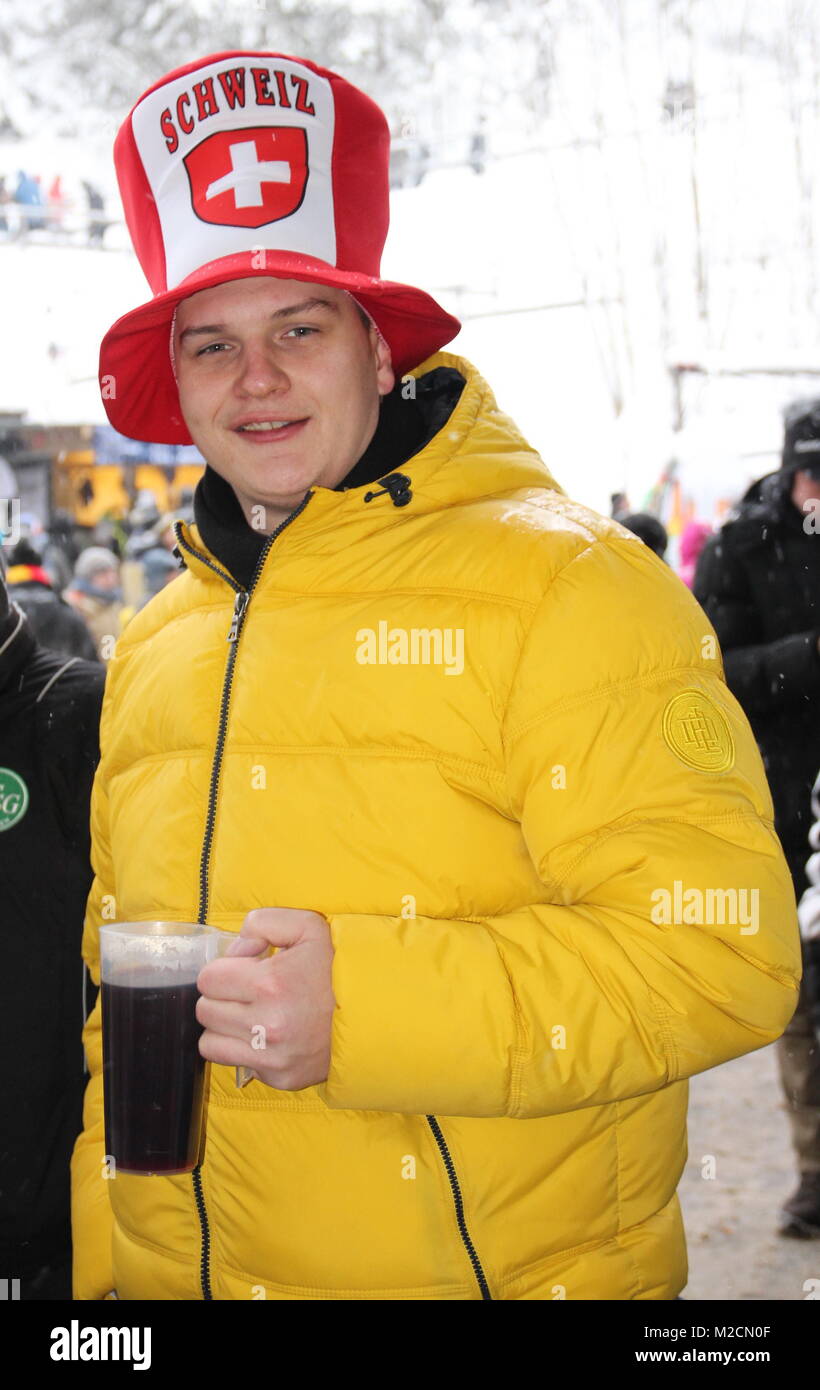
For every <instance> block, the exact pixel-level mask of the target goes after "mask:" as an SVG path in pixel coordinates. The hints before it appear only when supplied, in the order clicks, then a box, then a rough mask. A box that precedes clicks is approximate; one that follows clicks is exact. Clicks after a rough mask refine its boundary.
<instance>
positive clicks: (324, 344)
mask: <svg viewBox="0 0 820 1390" xmlns="http://www.w3.org/2000/svg"><path fill="white" fill-rule="evenodd" d="M174 344H175V359H176V370H177V378H178V381H179V398H180V403H181V405H182V412H183V415H184V417H185V421H186V424H187V425H188V429H189V430H190V432H191V436H192V437H193V438H194V439H196V442H197V445H198V447H199V449H200V451H201V453H202V454H203V456H204V457H205V458H206V459H207V460H208V463H209V464H210V466H211V468H212V469H214V471H215V472H217V473H218V474H219V475H220V477H222V478H224V480H225V481H226V482H227V483H229V484H230V485H231V487H232V488H233V491H234V492H235V494H236V496H237V499H238V501H239V503H240V506H241V507H242V511H243V513H244V515H245V520H246V521H247V523H248V525H249V526H255V529H257V530H263V531H267V530H272V529H273V525H276V524H278V523H279V522H280V521H284V519H285V518H286V517H287V516H288V515H289V514H290V513H291V512H292V511H293V509H294V508H295V507H297V506H298V505H299V503H300V502H301V500H302V498H303V497H304V495H305V492H306V491H307V489H308V488H309V487H312V486H313V485H314V484H320V485H321V486H323V487H329V488H333V487H335V486H336V484H337V483H339V482H340V481H341V480H342V478H344V477H345V476H346V475H347V474H348V473H349V472H350V471H351V469H352V468H353V465H354V464H355V463H356V462H357V461H358V460H359V459H360V458H361V456H362V454H363V453H364V451H365V449H366V448H367V446H368V444H369V443H370V440H371V439H372V437H373V434H374V432H375V429H376V425H377V423H378V419H379V401H380V396H381V395H384V394H386V393H387V392H388V391H390V390H391V389H392V387H393V385H394V376H393V370H392V367H391V362H390V351H389V348H388V347H387V344H386V343H385V342H384V340H383V339H382V338H381V337H380V335H379V334H378V332H377V330H376V328H375V326H374V325H373V324H371V323H370V321H369V320H368V318H367V315H366V314H365V313H364V311H363V310H362V309H360V308H359V306H358V305H357V304H356V302H355V301H354V300H353V299H352V298H351V297H350V295H349V294H346V293H345V292H344V291H343V290H335V289H330V288H328V289H325V290H324V292H323V293H322V294H321V295H318V294H316V287H315V285H310V284H307V283H302V282H299V281H292V280H273V279H258V278H253V279H248V280H234V281H231V282H230V283H228V284H227V285H220V286H219V287H218V288H215V289H212V290H203V291H201V292H200V293H199V294H194V295H191V297H190V298H189V299H184V300H183V301H182V303H181V304H180V306H179V309H178V310H177V313H176V321H175V334H174ZM254 507H256V508H257V511H256V512H254V511H253V508H254Z"/></svg>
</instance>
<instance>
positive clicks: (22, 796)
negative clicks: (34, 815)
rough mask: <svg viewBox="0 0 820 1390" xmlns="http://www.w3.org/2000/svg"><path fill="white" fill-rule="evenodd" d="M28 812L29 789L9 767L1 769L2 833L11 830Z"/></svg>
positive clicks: (0, 828)
mask: <svg viewBox="0 0 820 1390" xmlns="http://www.w3.org/2000/svg"><path fill="white" fill-rule="evenodd" d="M27 810H28V787H27V786H26V784H25V782H24V781H23V779H22V777H18V776H17V773H16V772H12V770H11V768H9V767H0V831H3V830H10V829H11V827H12V826H13V825H16V824H17V822H18V821H19V820H22V819H23V816H24V815H25V814H26V811H27Z"/></svg>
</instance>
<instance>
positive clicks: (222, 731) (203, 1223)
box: [174, 492, 313, 1302]
mask: <svg viewBox="0 0 820 1390" xmlns="http://www.w3.org/2000/svg"><path fill="white" fill-rule="evenodd" d="M312 496H313V493H312V492H307V493H305V496H304V497H303V498H302V501H301V502H300V503H299V506H298V507H297V508H296V510H295V511H293V512H291V514H290V516H288V517H286V518H285V520H284V521H283V522H282V523H281V524H280V525H279V526H277V528H276V530H275V531H273V532H271V534H270V536H268V539H267V541H266V542H265V545H264V546H263V548H262V551H261V553H260V555H259V559H258V560H257V562H256V569H255V570H254V572H253V575H252V578H251V582H250V585H249V587H248V588H247V589H243V587H242V585H241V584H237V582H236V580H235V579H234V578H233V575H230V574H228V573H227V571H226V570H223V569H221V568H220V566H219V565H215V564H214V563H213V561H212V560H209V559H208V557H207V555H203V554H201V552H200V551H198V550H196V549H195V547H194V546H192V545H189V544H188V542H187V541H186V540H185V538H184V536H183V535H182V523H181V522H179V521H177V522H176V523H175V524H174V535H175V536H176V541H177V545H178V546H181V547H182V549H183V550H187V551H188V553H189V554H190V555H195V556H196V558H197V560H199V561H200V562H201V564H203V565H207V566H208V569H210V570H213V572H214V574H218V575H219V576H220V578H221V579H224V580H225V582H226V583H227V584H229V585H230V587H231V588H232V589H233V591H234V594H235V598H234V604H233V617H232V619H231V626H230V628H229V630H228V638H227V640H228V642H229V643H230V651H229V652H228V661H227V665H226V667H225V676H224V678H223V681H222V697H221V700H220V705H219V725H218V727H217V736H216V747H215V749H214V759H213V763H212V765H211V783H210V787H209V790H208V812H207V816H206V819H205V836H204V839H203V841H202V854H201V857H200V861H199V906H198V909H197V922H199V923H201V924H202V925H203V926H204V924H205V923H206V922H207V919H208V897H209V891H210V885H209V883H208V870H209V867H210V858H211V847H212V845H213V836H214V826H215V824H216V803H217V798H218V796H219V778H220V774H221V772H222V755H223V753H224V751H225V738H226V736H227V732H228V715H229V712H230V704H231V691H232V687H233V675H234V668H235V666H236V656H237V652H238V649H239V638H240V636H241V635H242V628H243V626H244V622H245V614H246V612H247V609H248V604H249V603H250V600H251V595H252V594H253V591H254V589H255V588H256V585H257V582H258V580H259V576H260V574H261V573H262V568H263V566H264V564H265V561H266V560H267V558H268V555H269V554H270V551H271V547H272V545H273V542H274V541H275V540H276V537H277V536H278V535H279V534H280V532H282V531H284V529H285V527H286V526H289V525H290V523H291V522H292V521H295V519H296V517H297V516H298V515H299V513H300V512H302V511H304V509H305V507H306V506H307V504H308V502H309V501H310V499H311V497H312ZM191 1181H192V1182H193V1187H194V1201H195V1202H196V1210H197V1216H198V1217H199V1228H200V1231H201V1234H202V1246H201V1255H200V1265H199V1281H200V1285H201V1288H202V1297H203V1299H204V1300H205V1302H212V1301H213V1291H212V1289H211V1228H210V1225H209V1223H208V1211H207V1208H206V1206H205V1194H204V1192H203V1190H202V1165H201V1163H198V1164H197V1166H196V1168H195V1169H194V1171H193V1172H192V1174H191Z"/></svg>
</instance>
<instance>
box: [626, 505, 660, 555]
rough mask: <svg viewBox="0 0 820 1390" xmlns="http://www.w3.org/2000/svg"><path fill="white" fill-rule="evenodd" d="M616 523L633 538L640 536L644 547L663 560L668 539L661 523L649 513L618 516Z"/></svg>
mask: <svg viewBox="0 0 820 1390" xmlns="http://www.w3.org/2000/svg"><path fill="white" fill-rule="evenodd" d="M618 521H619V523H620V524H621V526H624V527H625V528H626V530H627V531H631V532H632V534H633V535H634V536H640V538H641V540H642V541H643V543H644V545H648V546H649V549H650V550H654V552H655V554H656V555H659V556H660V558H661V559H663V557H664V556H665V554H666V547H667V545H668V544H669V537H668V535H667V533H666V527H665V526H664V524H663V522H662V521H658V518H657V517H656V516H653V515H652V513H651V512H629V513H628V515H626V516H619V517H618Z"/></svg>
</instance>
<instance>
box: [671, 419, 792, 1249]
mask: <svg viewBox="0 0 820 1390" xmlns="http://www.w3.org/2000/svg"><path fill="white" fill-rule="evenodd" d="M819 515H820V399H817V400H809V401H805V400H803V401H797V402H795V403H794V405H793V406H791V407H790V408H789V410H788V411H787V412H786V432H785V440H784V447H783V459H782V466H781V468H780V470H779V472H777V473H772V474H769V475H767V476H766V477H764V478H761V479H759V480H758V482H756V483H754V484H753V485H752V487H750V488H749V490H748V491H747V492H746V494H745V496H744V497H743V499H742V500H741V502H740V503H739V505H738V506H737V507H736V508H735V510H734V511H733V512H732V514H731V515H730V516H729V518H728V520H727V521H726V522H725V523H724V525H723V527H722V528H721V530H720V531H719V532H718V533H717V535H716V536H714V537H713V538H712V539H710V540H709V541H708V542H707V544H706V546H705V547H704V550H703V552H702V554H701V557H700V560H699V562H698V567H697V571H696V574H695V582H694V593H695V597H696V598H697V599H698V600H699V601H700V603H701V604H702V605H703V607H704V609H705V610H706V613H707V615H708V617H709V618H710V619H711V622H712V624H713V626H714V628H715V631H716V632H717V635H718V638H719V640H720V644H721V647H722V650H723V659H724V666H725V671H726V680H727V682H728V685H729V687H730V689H731V691H732V693H733V694H734V695H735V696H736V697H737V699H738V700H739V701H740V703H741V705H742V706H743V709H744V710H745V712H746V715H747V716H748V719H749V722H750V724H751V725H752V728H753V730H754V733H755V736H756V738H757V741H758V744H759V747H760V751H761V754H762V756H763V762H764V764H765V767H766V774H767V776H768V779H769V786H770V788H771V793H772V800H773V802H774V807H775V827H776V830H777V833H778V835H779V837H780V841H781V843H782V845H783V849H784V852H785V855H786V859H787V861H788V864H789V869H790V871H791V875H792V880H793V883H794V889H795V895H796V897H797V898H798V899H799V898H800V896H801V894H802V893H803V891H804V890H805V888H806V886H807V880H806V872H805V860H806V842H807V836H808V833H809V828H810V826H811V790H812V782H813V779H814V776H815V774H816V772H817V768H818V766H820V537H818V534H817V531H818V529H820V526H819V525H818V516H819ZM813 980H814V975H813V972H811V971H808V970H807V971H805V972H804V980H803V985H802V988H801V997H800V1003H799V1005H798V1008H797V1011H796V1013H795V1015H794V1017H793V1019H792V1021H791V1023H790V1024H789V1025H788V1027H787V1028H786V1031H785V1033H784V1034H783V1036H782V1037H781V1038H780V1039H779V1040H778V1043H777V1049H778V1061H779V1064H780V1074H781V1079H782V1083H783V1089H784V1092H785V1094H786V1099H787V1102H788V1107H789V1117H790V1120H791V1126H792V1136H793V1142H794V1147H795V1152H796V1157H797V1163H798V1168H799V1171H800V1182H799V1185H798V1188H797V1190H796V1192H795V1193H793V1194H792V1196H791V1197H790V1198H789V1200H788V1201H787V1202H786V1204H785V1207H784V1210H783V1216H782V1225H781V1234H783V1235H790V1236H798V1237H805V1236H807V1235H810V1236H820V1045H818V1041H817V1038H816V1037H815V1034H814V1030H813V1029H812V1027H811V1024H810V1011H811V1007H812V1001H811V997H810V994H811V991H812V990H813V988H815V985H814V984H813Z"/></svg>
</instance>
